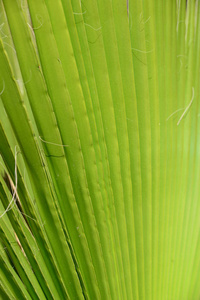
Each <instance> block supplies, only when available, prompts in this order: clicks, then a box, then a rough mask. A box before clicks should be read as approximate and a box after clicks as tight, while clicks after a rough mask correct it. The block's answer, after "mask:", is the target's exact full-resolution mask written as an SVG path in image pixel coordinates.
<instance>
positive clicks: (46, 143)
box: [39, 136, 69, 147]
mask: <svg viewBox="0 0 200 300" xmlns="http://www.w3.org/2000/svg"><path fill="white" fill-rule="evenodd" d="M39 139H40V140H41V141H42V142H43V143H46V144H50V145H54V146H60V147H69V145H62V144H56V143H52V142H47V141H45V140H43V139H42V138H41V136H39Z"/></svg>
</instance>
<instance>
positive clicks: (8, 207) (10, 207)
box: [0, 146, 17, 218]
mask: <svg viewBox="0 0 200 300" xmlns="http://www.w3.org/2000/svg"><path fill="white" fill-rule="evenodd" d="M13 190H14V192H13V195H12V199H11V201H10V203H9V205H8V206H7V208H6V210H5V211H4V212H3V214H2V215H0V218H2V217H3V216H4V215H5V214H6V213H7V212H8V211H9V210H11V209H12V208H13V206H14V205H15V202H16V196H17V146H15V186H14V189H13Z"/></svg>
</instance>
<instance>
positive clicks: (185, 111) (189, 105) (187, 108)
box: [177, 87, 194, 126]
mask: <svg viewBox="0 0 200 300" xmlns="http://www.w3.org/2000/svg"><path fill="white" fill-rule="evenodd" d="M193 100H194V87H192V99H191V101H190V103H189V104H188V106H187V107H186V108H185V110H184V112H183V114H182V115H181V117H180V119H179V121H178V123H177V126H178V125H179V124H180V122H181V120H182V119H183V117H184V116H185V114H186V113H187V111H188V110H189V108H190V107H191V105H192V103H193Z"/></svg>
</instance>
